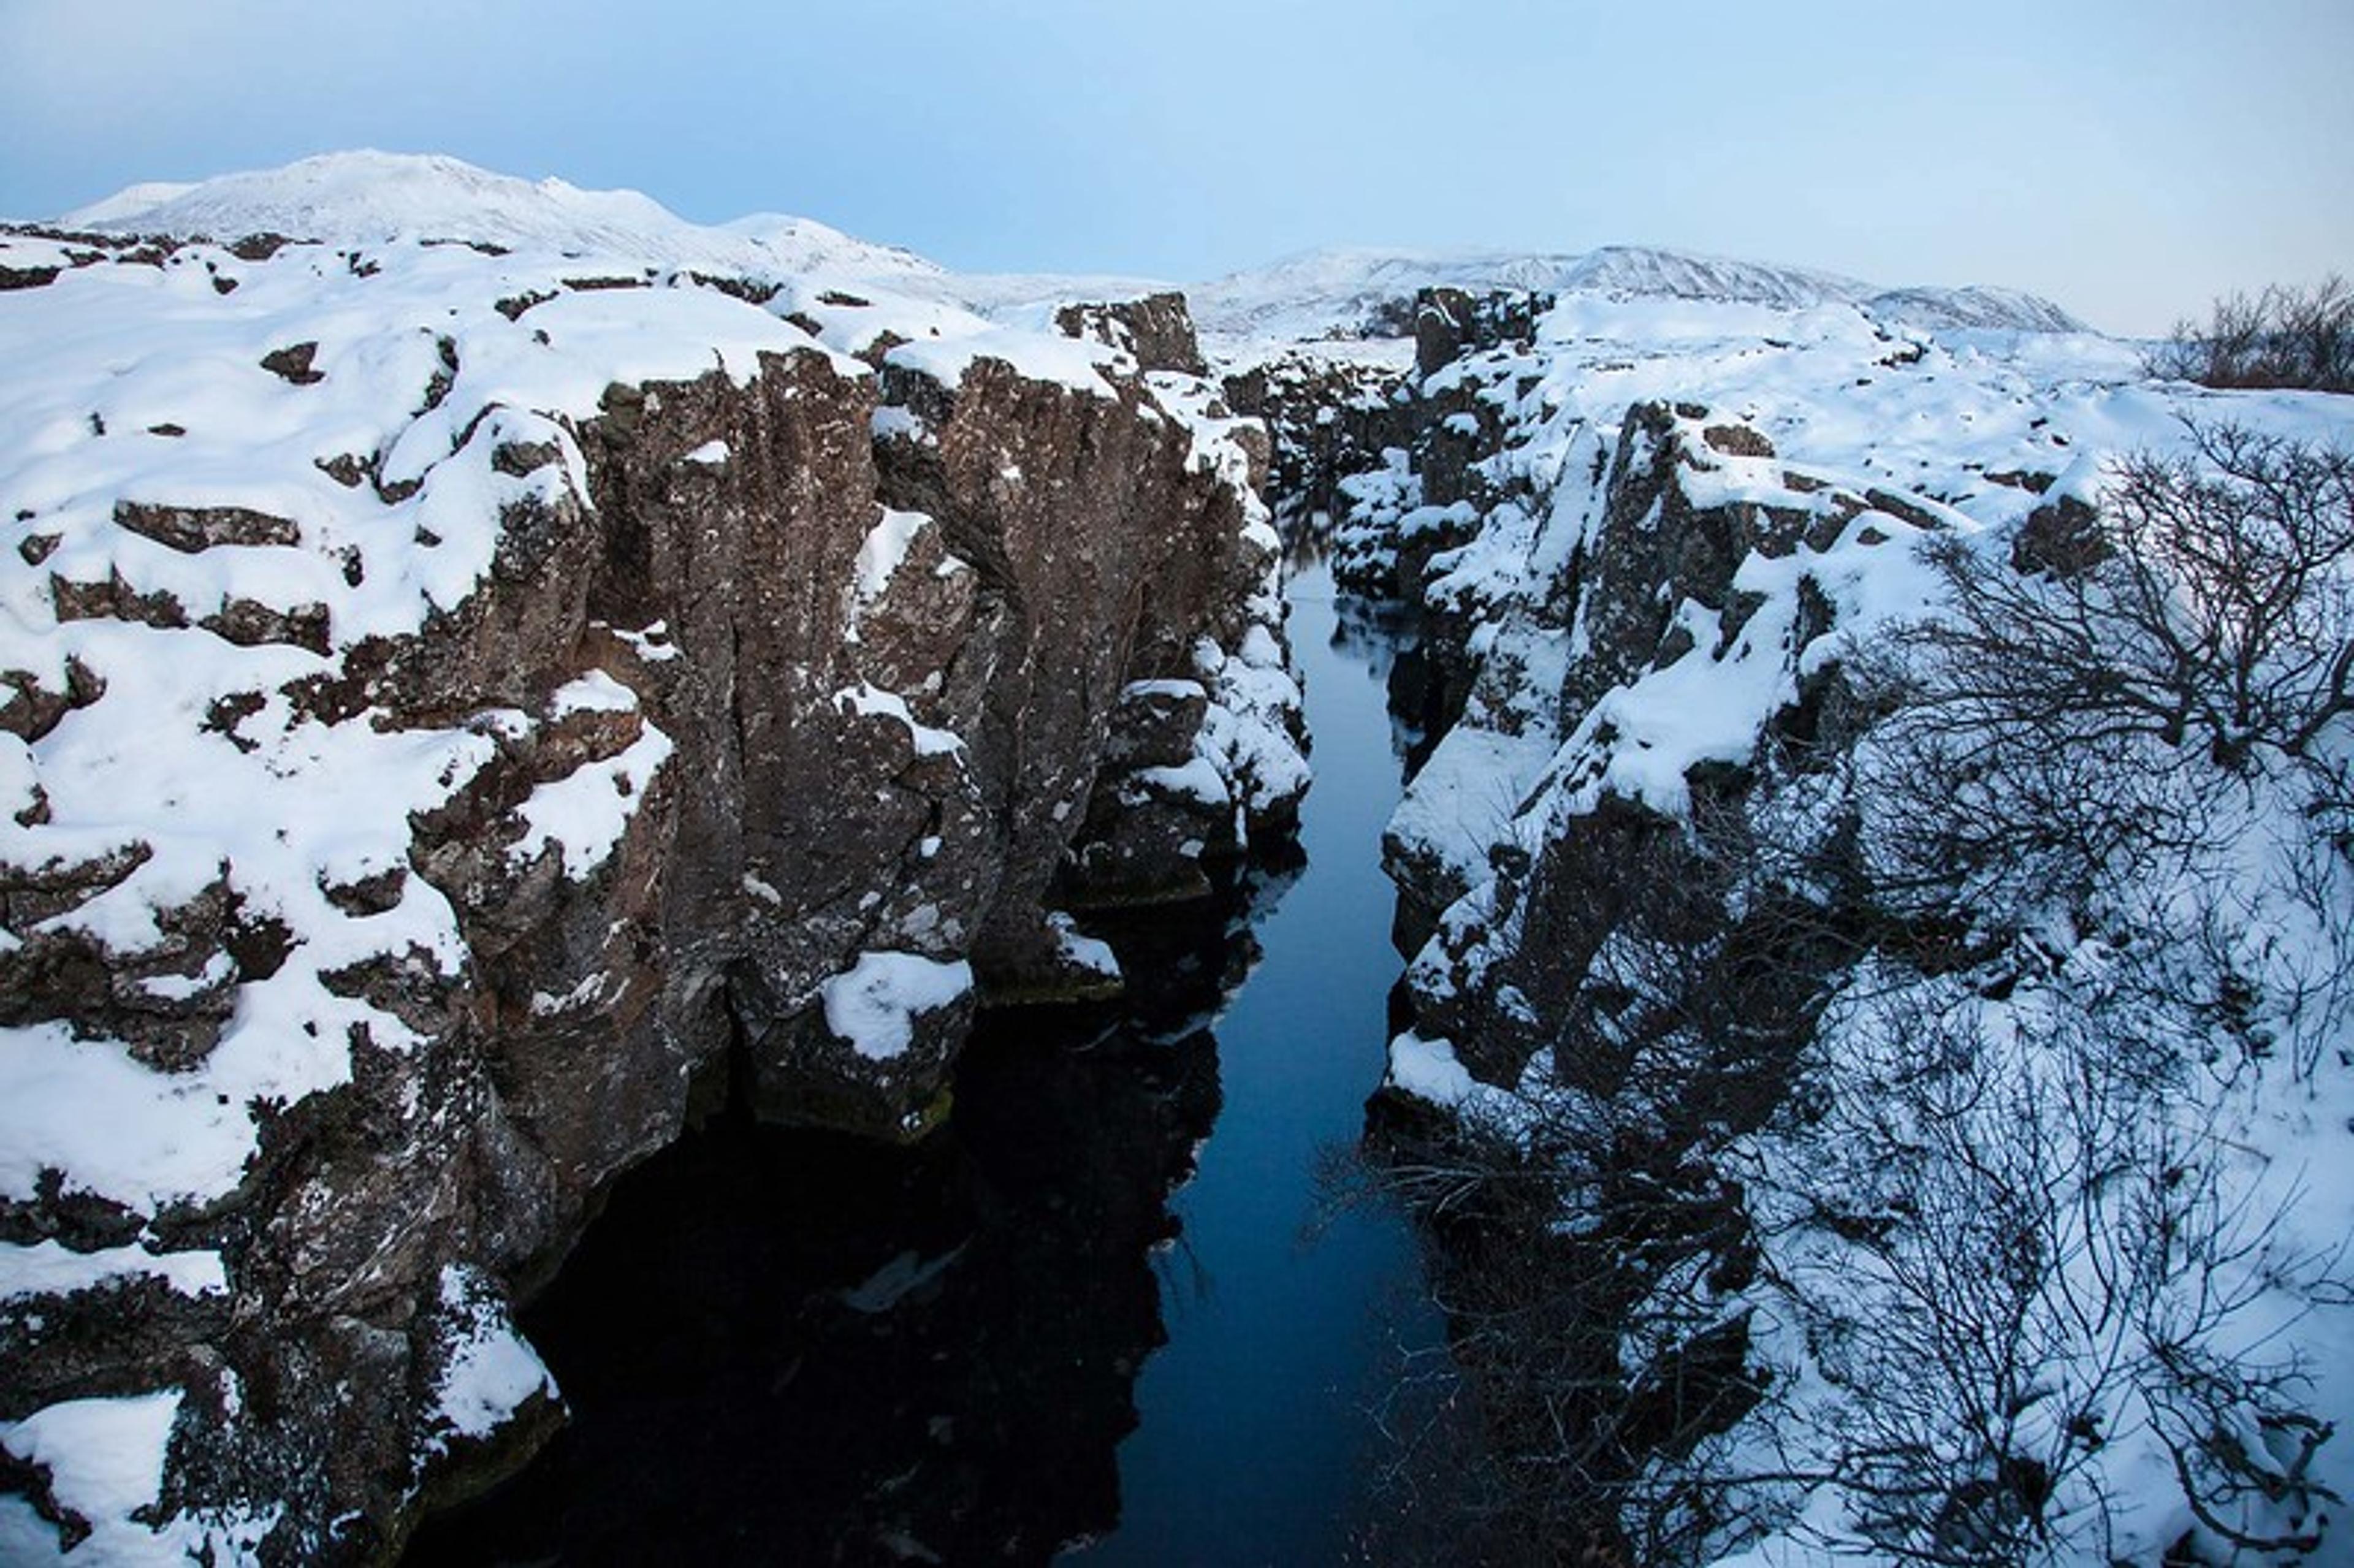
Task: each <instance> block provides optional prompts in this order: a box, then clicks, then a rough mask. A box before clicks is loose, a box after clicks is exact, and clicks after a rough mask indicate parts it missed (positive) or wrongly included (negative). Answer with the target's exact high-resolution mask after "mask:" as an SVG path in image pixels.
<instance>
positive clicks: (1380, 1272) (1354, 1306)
mask: <svg viewBox="0 0 2354 1568" xmlns="http://www.w3.org/2000/svg"><path fill="white" fill-rule="evenodd" d="M1313 559H1314V557H1313V555H1312V551H1310V552H1306V553H1305V559H1303V560H1300V561H1296V562H1295V565H1294V576H1293V579H1292V591H1291V599H1292V618H1291V641H1292V645H1293V648H1294V650H1295V651H1296V652H1297V653H1298V655H1299V662H1300V664H1301V666H1302V669H1303V672H1304V673H1305V674H1306V676H1307V681H1308V708H1309V719H1310V729H1311V730H1312V732H1313V734H1314V736H1315V743H1316V746H1315V763H1316V785H1315V788H1314V789H1312V790H1311V791H1310V794H1309V797H1308V801H1307V807H1306V810H1304V812H1303V813H1302V817H1301V823H1300V835H1301V844H1302V847H1303V848H1304V850H1305V851H1306V853H1307V857H1308V869H1307V873H1306V874H1305V875H1304V876H1302V877H1301V878H1300V880H1299V884H1298V885H1297V886H1295V887H1293V888H1292V889H1291V890H1290V891H1289V892H1288V894H1287V895H1285V897H1284V898H1283V900H1282V902H1281V903H1280V904H1279V905H1278V906H1276V907H1275V908H1274V909H1273V910H1272V911H1271V912H1268V913H1266V914H1265V915H1264V916H1262V917H1261V918H1260V919H1259V920H1258V921H1257V927H1256V928H1257V937H1258V940H1259V943H1260V945H1261V948H1262V954H1261V957H1260V959H1259V962H1258V964H1257V968H1256V969H1254V970H1253V971H1252V974H1251V977H1250V980H1249V983H1247V984H1246V985H1245V986H1244V987H1243V988H1242V990H1241V991H1239V992H1237V993H1236V994H1235V998H1234V1000H1233V1001H1232V1003H1231V1004H1230V1005H1229V1006H1228V1008H1227V1010H1226V1012H1225V1014H1224V1015H1223V1016H1222V1017H1221V1018H1220V1019H1219V1020H1218V1025H1217V1029H1218V1047H1219V1072H1220V1075H1221V1078H1222V1080H1223V1082H1224V1085H1225V1102H1226V1103H1225V1110H1224V1111H1223V1112H1222V1113H1221V1115H1220V1117H1219V1118H1218V1126H1217V1132H1216V1136H1214V1138H1213V1139H1211V1140H1210V1142H1209V1144H1208V1146H1207V1147H1206V1148H1204V1150H1203V1151H1202V1159H1201V1171H1200V1172H1199V1174H1198V1175H1197V1176H1196V1177H1195V1179H1194V1180H1193V1181H1192V1182H1191V1183H1190V1184H1189V1185H1187V1186H1186V1187H1185V1188H1184V1189H1183V1190H1182V1192H1179V1193H1178V1194H1177V1197H1176V1201H1175V1208H1176V1212H1177V1214H1178V1217H1179V1219H1180V1220H1181V1221H1182V1224H1183V1226H1184V1234H1185V1236H1186V1238H1187V1241H1188V1244H1189V1245H1190V1248H1191V1252H1192V1256H1193V1259H1194V1260H1195V1263H1196V1265H1197V1266H1198V1268H1199V1270H1200V1271H1202V1272H1203V1273H1205V1274H1206V1275H1207V1276H1208V1277H1209V1279H1210V1280H1211V1282H1212V1286H1213V1288H1212V1289H1211V1290H1210V1291H1209V1292H1208V1293H1207V1294H1206V1295H1204V1294H1199V1293H1192V1292H1186V1291H1181V1290H1177V1289H1167V1288H1165V1289H1164V1293H1163V1298H1162V1307H1163V1311H1164V1314H1165V1316H1166V1318H1167V1319H1168V1325H1169V1336H1170V1343H1169V1345H1168V1348H1167V1349H1165V1350H1163V1351H1161V1352H1160V1353H1159V1354H1157V1355H1155V1356H1154V1357H1153V1358H1152V1359H1151V1360H1150V1361H1148V1362H1146V1363H1145V1368H1144V1374H1143V1376H1142V1378H1141V1379H1140V1383H1139V1385H1138V1389H1137V1405H1138V1408H1139V1410H1140V1412H1141V1414H1142V1424H1141V1425H1140V1426H1139V1427H1138V1429H1137V1431H1136V1433H1135V1435H1134V1436H1131V1437H1129V1440H1128V1441H1127V1443H1126V1444H1125V1445H1124V1446H1122V1448H1121V1450H1120V1485H1121V1489H1122V1493H1123V1497H1124V1508H1123V1510H1122V1518H1121V1526H1120V1529H1119V1532H1118V1533H1117V1534H1115V1535H1113V1536H1111V1537H1110V1538H1109V1539H1108V1541H1106V1542H1104V1543H1103V1544H1102V1545H1101V1546H1100V1547H1098V1548H1097V1550H1095V1551H1093V1552H1088V1553H1087V1556H1086V1557H1085V1558H1083V1559H1080V1560H1078V1565H1079V1568H1098V1565H1099V1564H1103V1563H1238V1564H1241V1563H1334V1562H1342V1561H1347V1560H1348V1559H1349V1558H1351V1557H1352V1556H1353V1555H1355V1554H1356V1552H1357V1548H1358V1545H1359V1543H1360V1542H1361V1541H1362V1539H1363V1536H1364V1534H1365V1533H1366V1529H1367V1521H1368V1520H1369V1518H1370V1517H1371V1515H1372V1514H1373V1511H1374V1510H1375V1509H1376V1507H1377V1505H1378V1504H1380V1503H1381V1502H1383V1501H1384V1499H1381V1498H1379V1497H1377V1496H1375V1495H1374V1493H1375V1491H1376V1487H1375V1485H1374V1482H1373V1478H1374V1477H1375V1476H1376V1475H1378V1474H1379V1473H1381V1471H1382V1468H1383V1461H1384V1460H1385V1459H1386V1458H1387V1457H1389V1456H1388V1455H1387V1454H1386V1453H1385V1452H1384V1448H1383V1446H1382V1445H1381V1443H1380V1441H1379V1438H1378V1429H1377V1427H1376V1425H1375V1422H1374V1418H1373V1412H1374V1411H1375V1410H1376V1408H1377V1407H1378V1406H1380V1405H1381V1404H1382V1403H1383V1401H1384V1398H1385V1396H1386V1394H1387V1393H1388V1391H1389V1390H1390V1389H1391V1388H1392V1387H1393V1385H1394V1383H1395V1379H1396V1374H1397V1372H1398V1368H1399V1364H1400V1361H1399V1354H1398V1348H1399V1343H1400V1341H1401V1340H1404V1341H1405V1342H1407V1343H1410V1344H1417V1345H1419V1344H1426V1343H1429V1342H1431V1341H1433V1340H1436V1339H1437V1337H1438V1333H1439V1330H1438V1329H1437V1325H1436V1322H1435V1320H1434V1319H1432V1318H1431V1317H1430V1316H1428V1313H1429V1308H1427V1306H1426V1304H1425V1302H1424V1298H1423V1297H1422V1295H1421V1287H1420V1283H1419V1279H1420V1277H1419V1272H1418V1268H1417V1264H1416V1254H1415V1251H1414V1246H1413V1243H1412V1241H1411V1240H1410V1238H1409V1237H1408V1235H1407V1234H1406V1232H1405V1227H1404V1226H1403V1224H1401V1223H1400V1222H1399V1221H1397V1220H1396V1218H1395V1217H1394V1215H1392V1214H1390V1213H1387V1212H1385V1211H1382V1210H1378V1209H1352V1210H1344V1211H1341V1212H1340V1213H1332V1212H1331V1202H1330V1199H1331V1193H1330V1192H1329V1190H1328V1189H1326V1188H1325V1187H1323V1186H1321V1185H1320V1182H1319V1181H1318V1167H1319V1164H1320V1160H1325V1159H1328V1158H1329V1157H1330V1155H1331V1151H1332V1150H1338V1149H1347V1148H1350V1147H1352V1146H1353V1145H1354V1143H1355V1142H1356V1139H1357V1138H1358V1135H1359V1133H1360V1131H1361V1130H1362V1128H1363V1115H1364V1101H1365V1097H1366V1096H1367V1095H1368V1094H1369V1093H1370V1092H1371V1091H1372V1090H1373V1087H1374V1086H1376V1085H1377V1084H1379V1083H1380V1081H1381V1077H1382V1070H1383V1065H1384V1050H1385V1047H1386V1044H1387V1041H1388V1038H1389V1019H1388V1011H1387V999H1388V996H1389V992H1390V990H1391V987H1392V986H1393V984H1394V982H1395V980H1396V979H1397V977H1398V973H1399V969H1400V968H1401V965H1400V962H1399V959H1398V958H1397V955H1396V953H1395V952H1394V949H1393V948H1391V946H1390V941H1389V935H1390V916H1391V910H1392V906H1393V904H1394V893H1393V890H1392V888H1391V886H1390V885H1389V883H1388V881H1387V880H1386V879H1385V878H1384V876H1383V874H1382V872H1381V869H1380V846H1381V832H1382V829H1383V827H1384V824H1385V823H1386V822H1387V821H1388V819H1389V814H1390V812H1391V810H1393V808H1394V806H1395V804H1396V801H1397V794H1398V774H1399V756H1398V747H1399V740H1400V737H1399V736H1397V735H1396V734H1395V733H1394V730H1393V726H1392V723H1391V719H1390V716H1389V712H1388V705H1387V694H1386V683H1387V680H1388V676H1389V667H1388V666H1389V660H1390V652H1389V650H1390V648H1391V646H1392V642H1393V635H1392V633H1391V632H1390V631H1389V630H1387V629H1385V628H1384V626H1383V625H1382V623H1381V622H1380V621H1378V620H1375V619H1373V618H1372V617H1370V616H1368V615H1352V616H1350V617H1348V618H1346V619H1344V618H1342V616H1341V613H1340V611H1339V610H1338V609H1336V607H1335V605H1334V602H1333V596H1332V588H1331V578H1330V577H1329V575H1327V574H1326V573H1325V572H1324V571H1323V570H1322V568H1321V567H1320V566H1316V565H1314V564H1312V563H1313ZM1311 1232H1312V1233H1313V1239H1312V1240H1311V1239H1310V1233H1311Z"/></svg>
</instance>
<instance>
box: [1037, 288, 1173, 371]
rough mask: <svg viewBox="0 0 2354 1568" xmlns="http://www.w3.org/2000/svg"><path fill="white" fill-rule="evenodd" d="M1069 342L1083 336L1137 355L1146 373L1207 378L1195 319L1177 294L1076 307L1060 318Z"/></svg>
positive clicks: (1059, 314) (1057, 320) (1061, 312)
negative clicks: (1157, 371)
mask: <svg viewBox="0 0 2354 1568" xmlns="http://www.w3.org/2000/svg"><path fill="white" fill-rule="evenodd" d="M1055 327H1056V328H1057V329H1059V330H1060V331H1061V332H1062V334H1064V335H1065V336H1066V337H1083V338H1087V339H1088V340H1090V341H1092V342H1095V343H1100V344H1104V345H1105V346H1107V347H1109V348H1117V349H1119V350H1121V351H1123V352H1125V353H1128V354H1132V355H1135V356H1136V362H1137V363H1138V364H1139V365H1141V366H1143V367H1144V368H1145V369H1147V370H1169V371H1175V372H1176V373H1178V374H1180V375H1182V376H1205V375H1207V374H1209V366H1207V365H1205V364H1204V363H1203V360H1202V344H1201V342H1200V340H1199V339H1198V338H1196V337H1195V336H1194V334H1193V312H1192V311H1190V310H1188V309H1187V308H1186V304H1185V296H1184V295H1182V294H1181V293H1178V292H1176V291H1173V290H1172V291H1169V292H1166V293H1159V294H1146V295H1144V296H1143V297H1142V298H1140V299H1134V300H1113V301H1109V302H1104V303H1100V304H1098V303H1076V304H1068V305H1065V306H1063V307H1062V308H1061V309H1060V310H1058V311H1056V312H1055Z"/></svg>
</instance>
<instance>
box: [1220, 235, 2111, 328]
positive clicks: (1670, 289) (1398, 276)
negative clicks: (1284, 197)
mask: <svg viewBox="0 0 2354 1568" xmlns="http://www.w3.org/2000/svg"><path fill="white" fill-rule="evenodd" d="M1425 288H1456V289H1464V290H1469V291H1474V292H1478V291H1487V290H1493V289H1525V290H1531V291H1539V292H1543V293H1553V294H1574V293H1585V294H1606V295H1617V296H1623V297H1632V298H1664V299H1680V300H1707V301H1717V302H1726V303H1734V304H1753V305H1763V306H1765V307H1767V308H1769V309H1774V310H1784V311H1796V310H1811V309H1815V308H1818V307H1820V306H1823V305H1833V304H1844V305H1853V306H1856V307H1857V308H1859V309H1861V310H1863V311H1864V312H1866V313H1868V314H1871V315H1872V316H1873V317H1875V318H1877V319H1880V320H1883V321H1888V322H1891V323H1902V324H1905V325H1913V326H1920V327H1925V328H1931V329H1936V328H1952V327H1991V328H2001V329H2006V330H2009V331H2018V332H2083V331H2085V330H2087V329H2086V328H2085V326H2084V323H2081V322H2079V321H2078V320H2076V318H2075V317H2073V316H2072V315H2070V314H2069V313H2067V312H2066V311H2064V310H2062V309H2061V308H2060V307H2059V306H2058V305H2056V304H2053V303H2052V302H2051V301H2049V300H2045V299H2041V298H2038V297H2037V296H2035V295H2032V294H2025V293H2020V292H2016V291H2011V290H2005V289H1988V288H1958V289H1951V288H1930V287H1915V288H1905V289H1882V288H1881V287H1879V286H1878V285H1875V284H1872V283H1866V282H1863V281H1860V280H1858V279H1854V278H1847V277H1842V276H1840V275H1839V274H1838V273H1835V272H1823V271H1818V270H1812V269H1808V268H1802V267H1784V266H1776V265H1772V264H1769V263H1763V262H1755V261H1740V260H1729V259H1727V258H1723V257H1716V256H1702V255H1696V254H1693V253H1691V252H1689V251H1682V250H1670V249H1659V248H1656V247H1646V246H1627V245H1614V246H1606V247H1605V248H1603V249H1598V250H1592V251H1587V252H1585V253H1584V254H1582V255H1530V254H1525V253H1513V252H1509V251H1411V250H1357V249H1332V250H1314V251H1309V252H1306V253H1305V254H1302V255H1299V256H1293V257H1289V258H1287V259H1286V260H1281V261H1278V262H1276V263H1274V264H1273V265H1272V266H1268V267H1264V268H1257V269H1254V270H1248V271H1243V272H1235V273H1232V274H1229V275H1228V276H1226V277H1225V278H1221V279H1219V280H1217V281H1215V282H1212V283H1205V284H1202V285H1200V286H1198V287H1195V288H1193V289H1189V290H1188V291H1187V294H1188V296H1189V297H1190V299H1191V300H1192V302H1193V313H1194V317H1195V319H1196V320H1197V321H1199V322H1200V323H1202V325H1203V327H1204V330H1206V331H1209V332H1213V333H1217V334H1224V335H1227V336H1233V337H1277V338H1313V337H1329V336H1333V335H1340V336H1353V335H1359V334H1371V335H1385V334H1387V333H1389V332H1391V331H1393V330H1395V329H1396V328H1397V327H1398V326H1399V325H1400V324H1401V321H1400V310H1399V307H1400V306H1402V305H1403V303H1404V302H1406V301H1408V300H1410V299H1412V297H1413V295H1414V293H1415V291H1416V290H1418V289H1425Z"/></svg>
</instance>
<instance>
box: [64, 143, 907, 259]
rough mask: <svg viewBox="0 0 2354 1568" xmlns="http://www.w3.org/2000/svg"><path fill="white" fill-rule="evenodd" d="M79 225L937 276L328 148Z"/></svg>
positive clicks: (802, 240)
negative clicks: (448, 243)
mask: <svg viewBox="0 0 2354 1568" xmlns="http://www.w3.org/2000/svg"><path fill="white" fill-rule="evenodd" d="M58 221H59V223H60V224H61V225H62V226H63V227H65V228H79V229H90V230H94V231H97V232H100V233H112V234H157V235H173V236H177V237H195V236H202V237H205V238H213V239H219V240H228V239H234V238H239V237H240V236H243V235H249V234H283V235H287V236H290V237H292V238H298V239H318V240H323V241H326V242H328V243H331V244H339V245H367V244H374V243H376V242H378V241H382V240H387V239H395V238H418V239H461V240H470V241H473V242H475V243H478V244H484V245H495V246H499V247H502V248H504V249H509V250H532V251H545V250H554V251H558V252H563V253H567V254H573V255H580V256H589V255H615V256H626V257H629V258H631V260H636V261H638V262H640V263H641V264H645V265H653V266H667V267H672V268H691V269H695V270H703V271H711V272H725V273H729V274H738V275H750V276H766V275H770V274H777V273H784V274H801V273H809V272H817V271H824V272H838V273H844V274H850V275H857V276H865V277H876V278H885V277H889V278H903V279H907V280H908V281H916V282H918V283H920V282H923V281H929V280H933V279H937V278H938V276H939V275H940V269H939V268H938V267H936V266H934V265H933V264H932V263H931V262H929V261H926V260H923V259H922V258H920V257H917V256H916V255H914V254H913V253H912V252H909V251H907V250H902V249H896V248H894V247H890V246H883V245H875V244H870V243H868V242H867V241H865V240H862V239H854V238H851V237H850V236H849V235H846V234H843V233H842V232H841V231H840V230H839V229H834V228H828V227H826V226H825V225H824V224H822V223H818V222H815V221H813V220H811V219H810V218H805V217H789V216H785V215H782V214H777V213H760V214H756V215H754V216H752V217H742V218H738V219H737V220H736V221H735V222H733V223H729V224H726V225H722V226H719V227H716V228H715V227H710V226H706V225H703V224H696V223H691V222H689V221H688V220H687V219H685V218H683V217H679V216H678V215H677V214H676V213H673V212H672V211H671V210H670V209H669V208H668V207H663V205H662V204H661V203H660V202H658V201H655V200H654V199H653V198H652V197H651V196H643V195H641V194H640V193H639V192H636V191H627V190H620V191H590V190H582V189H580V188H579V187H578V186H577V185H569V184H567V183H566V182H565V181H563V180H559V179H545V180H539V181H531V180H524V179H517V178H515V177H514V176H513V175H500V174H493V173H492V172H490V171H489V170H486V169H481V168H477V167H475V166H474V165H473V164H468V163H464V162H462V161H461V160H459V159H456V158H450V157H441V156H436V155H428V154H403V153H378V152H349V153H327V154H321V155H320V156H318V157H314V158H304V159H302V161H300V162H299V163H293V164H287V165H286V166H285V167H283V168H279V169H262V170H255V171H252V172H249V173H244V174H234V175H221V176H220V177H218V178H217V179H210V180H206V181H204V182H202V183H201V184H197V185H157V184H148V185H133V186H131V187H130V188H128V189H126V190H122V191H119V192H117V193H116V194H115V195H113V196H108V197H107V198H106V199H104V200H103V201H99V202H95V203H92V204H91V205H90V206H88V207H81V208H79V209H77V210H75V211H73V212H69V213H67V214H66V215H65V216H64V217H61V218H60V219H59V220H58Z"/></svg>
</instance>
